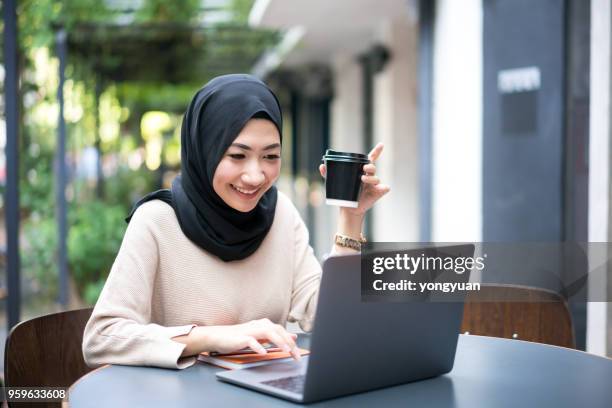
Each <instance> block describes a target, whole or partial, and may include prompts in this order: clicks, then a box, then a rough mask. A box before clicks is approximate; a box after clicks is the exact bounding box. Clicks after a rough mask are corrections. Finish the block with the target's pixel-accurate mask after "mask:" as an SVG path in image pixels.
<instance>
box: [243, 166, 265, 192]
mask: <svg viewBox="0 0 612 408" xmlns="http://www.w3.org/2000/svg"><path fill="white" fill-rule="evenodd" d="M265 179H266V176H265V174H264V172H263V170H262V169H261V167H259V165H251V166H249V167H248V168H247V170H246V171H245V172H244V173H242V181H243V182H244V183H246V184H248V185H250V186H253V187H255V186H259V185H260V184H262V183H263V182H264V180H265Z"/></svg>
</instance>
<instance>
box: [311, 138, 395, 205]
mask: <svg viewBox="0 0 612 408" xmlns="http://www.w3.org/2000/svg"><path fill="white" fill-rule="evenodd" d="M383 148H384V145H383V144H382V143H378V144H377V145H376V146H374V148H373V149H372V150H371V151H370V153H368V158H369V159H370V163H369V164H366V165H364V166H363V172H364V173H365V174H364V175H362V176H361V181H362V182H363V188H362V189H361V194H360V196H359V205H358V206H357V208H348V207H343V208H342V210H343V211H346V212H348V213H350V214H351V215H359V216H363V215H364V214H365V213H366V211H368V210H369V209H370V208H372V206H373V205H374V203H376V201H378V200H379V199H380V198H382V196H384V195H385V194H387V193H388V192H389V190H391V188H390V187H389V186H388V185H386V184H382V183H381V182H380V179H379V178H378V176H376V165H375V162H376V160H378V158H379V157H380V155H381V153H382V151H383ZM319 172H320V173H321V176H323V177H325V174H326V173H327V169H326V167H325V165H324V164H321V165H320V166H319Z"/></svg>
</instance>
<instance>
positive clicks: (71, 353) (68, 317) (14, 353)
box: [4, 308, 93, 407]
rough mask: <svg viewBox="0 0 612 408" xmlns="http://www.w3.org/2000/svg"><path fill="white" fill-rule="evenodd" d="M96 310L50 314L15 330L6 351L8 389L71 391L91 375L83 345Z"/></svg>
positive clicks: (5, 363) (10, 335)
mask: <svg viewBox="0 0 612 408" xmlns="http://www.w3.org/2000/svg"><path fill="white" fill-rule="evenodd" d="M92 310H93V309H92V308H89V309H80V310H71V311H67V312H61V313H54V314H49V315H46V316H41V317H37V318H34V319H31V320H27V321H24V322H21V323H19V324H17V325H16V326H15V327H13V329H12V330H11V331H10V333H9V335H8V337H7V338H6V346H5V349H4V381H5V386H6V387H69V386H70V385H72V383H74V382H75V381H76V380H78V379H79V378H80V377H82V376H83V375H85V374H86V373H88V372H89V371H91V368H89V367H88V366H87V365H86V364H85V360H84V359H83V352H82V346H81V345H82V343H83V332H84V330H85V325H86V324H87V321H88V320H89V317H90V316H91V312H92ZM17 405H18V406H19V404H17ZM45 405H46V406H59V404H50V403H47V404H45ZM45 405H43V404H37V405H36V406H41V407H42V406H45Z"/></svg>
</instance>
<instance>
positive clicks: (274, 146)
mask: <svg viewBox="0 0 612 408" xmlns="http://www.w3.org/2000/svg"><path fill="white" fill-rule="evenodd" d="M232 146H236V147H239V148H241V149H244V150H253V149H251V146H247V145H245V144H242V143H232ZM276 147H280V143H273V144H271V145H268V146H266V147H264V148H263V150H272V149H274V148H276Z"/></svg>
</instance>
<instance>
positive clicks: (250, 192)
mask: <svg viewBox="0 0 612 408" xmlns="http://www.w3.org/2000/svg"><path fill="white" fill-rule="evenodd" d="M231 186H232V187H233V188H234V189H236V190H238V191H240V192H241V193H243V194H254V193H255V192H256V191H257V190H259V189H258V188H256V189H255V190H250V191H249V190H245V189H242V188H240V187H236V186H235V185H233V184H232V185H231Z"/></svg>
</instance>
